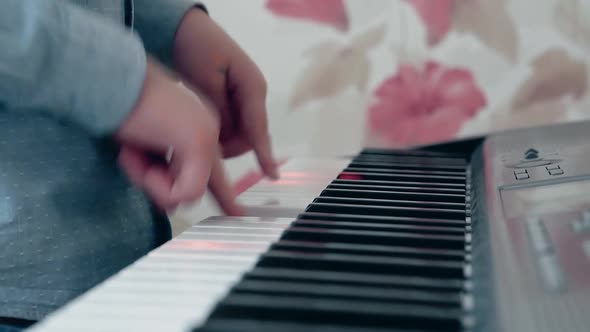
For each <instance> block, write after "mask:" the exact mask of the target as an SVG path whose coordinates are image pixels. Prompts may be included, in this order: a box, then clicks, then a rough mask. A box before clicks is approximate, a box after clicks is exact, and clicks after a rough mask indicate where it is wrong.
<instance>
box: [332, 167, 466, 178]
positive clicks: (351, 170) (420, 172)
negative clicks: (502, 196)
mask: <svg viewBox="0 0 590 332" xmlns="http://www.w3.org/2000/svg"><path fill="white" fill-rule="evenodd" d="M343 172H348V173H385V174H408V175H413V174H416V175H433V176H434V175H436V176H453V177H460V178H463V179H465V173H457V172H449V171H425V170H412V169H390V168H378V167H358V166H356V167H355V166H352V165H349V166H348V167H346V168H345V169H344V170H343Z"/></svg>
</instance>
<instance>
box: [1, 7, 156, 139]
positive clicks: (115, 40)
mask: <svg viewBox="0 0 590 332" xmlns="http://www.w3.org/2000/svg"><path fill="white" fill-rule="evenodd" d="M145 69H146V54H145V49H144V47H143V45H142V42H141V40H140V39H139V37H138V36H135V35H133V34H132V33H131V32H130V31H128V30H126V29H125V28H124V27H123V26H122V25H121V26H117V25H116V24H113V23H112V22H110V21H107V19H106V18H103V17H100V16H99V15H98V14H93V13H91V12H89V11H85V10H84V9H82V8H80V7H76V6H74V5H72V4H69V3H68V2H66V1H59V0H2V1H1V3H0V109H7V110H17V111H22V112H27V111H31V112H32V111H37V110H39V109H41V110H46V111H47V112H49V113H51V114H53V115H56V116H58V117H61V118H65V119H67V120H71V121H74V122H76V123H78V124H80V125H81V126H83V127H84V128H86V129H87V130H88V131H90V132H92V133H93V134H95V135H106V134H109V133H111V132H113V131H114V130H116V129H117V127H118V126H119V125H120V124H121V123H122V122H123V120H124V119H125V118H126V117H127V116H128V114H129V113H130V112H131V110H132V109H133V107H134V105H135V103H136V102H137V98H138V97H139V95H140V93H141V89H142V86H143V80H144V77H145Z"/></svg>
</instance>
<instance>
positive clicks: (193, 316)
mask: <svg viewBox="0 0 590 332" xmlns="http://www.w3.org/2000/svg"><path fill="white" fill-rule="evenodd" d="M588 142H590V124H589V123H587V122H581V123H571V124H564V125H558V126H551V127H538V128H531V129H523V130H513V131H506V132H502V133H497V134H494V135H490V136H488V137H485V138H478V139H470V140H464V141H457V142H449V143H445V144H439V145H435V146H428V147H420V148H416V149H413V150H385V149H365V150H363V151H361V152H359V153H358V154H356V155H353V156H350V157H346V158H333V159H330V158H326V159H321V160H320V159H312V160H304V159H295V160H292V161H290V162H289V163H287V164H286V165H284V166H283V167H282V169H281V173H282V177H281V180H279V181H275V182H270V181H268V180H262V181H260V182H259V183H258V184H257V185H255V186H254V187H252V188H251V189H250V190H248V191H247V192H245V193H244V194H242V195H241V196H240V197H239V199H240V201H241V202H242V203H243V204H244V205H245V206H247V208H248V216H245V217H211V218H208V219H206V220H203V221H201V222H199V223H197V224H195V225H194V226H193V227H192V228H190V229H189V230H187V231H185V232H184V233H182V234H181V235H179V236H178V237H176V238H174V239H173V240H171V241H169V242H168V243H166V244H165V245H163V246H161V247H160V248H158V249H156V250H154V251H153V252H151V253H149V254H148V255H147V256H145V257H144V258H142V259H140V260H138V261H137V262H136V263H134V264H132V265H131V266H129V267H128V268H126V269H124V270H122V271H121V272H120V273H118V274H117V275H115V276H113V277H112V278H110V279H108V280H107V281H105V282H104V283H102V284H101V285H99V286H98V287H96V288H94V289H92V290H90V291H89V292H87V293H86V294H84V295H82V296H81V297H79V298H78V299H76V300H74V301H72V303H70V304H69V305H67V306H66V307H64V308H63V309H61V310H59V311H57V312H56V313H55V314H53V315H51V316H49V317H48V318H47V319H46V320H44V321H42V322H40V323H39V324H37V325H36V326H33V327H32V329H31V331H36V332H51V331H59V332H67V331H89V332H90V331H100V332H108V331H113V332H114V331H191V332H225V331H238V332H251V331H252V332H253V331H286V332H300V331H301V332H303V331H314V332H333V331H360V332H378V331H519V332H528V331H537V332H545V331H547V332H549V331H564V332H565V331H589V330H590V315H588V313H589V310H588V308H590V144H589V143H588Z"/></svg>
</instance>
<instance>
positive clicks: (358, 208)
mask: <svg viewBox="0 0 590 332" xmlns="http://www.w3.org/2000/svg"><path fill="white" fill-rule="evenodd" d="M305 212H321V213H339V214H357V215H373V216H387V217H415V218H437V219H441V218H443V219H457V220H465V217H466V215H465V211H460V210H449V209H432V208H412V207H388V206H376V205H358V204H334V203H311V204H309V205H308V206H307V208H306V210H305Z"/></svg>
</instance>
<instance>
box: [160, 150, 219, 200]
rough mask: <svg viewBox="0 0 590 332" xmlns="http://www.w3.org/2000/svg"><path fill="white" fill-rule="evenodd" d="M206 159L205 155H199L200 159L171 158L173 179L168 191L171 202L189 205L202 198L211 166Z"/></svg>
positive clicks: (191, 157) (195, 157)
mask: <svg viewBox="0 0 590 332" xmlns="http://www.w3.org/2000/svg"><path fill="white" fill-rule="evenodd" d="M177 157H178V158H177ZM176 158H177V159H176ZM206 159H209V158H207V155H201V158H199V156H198V155H195V156H189V157H186V156H174V157H173V161H172V168H173V169H174V170H175V171H174V173H175V179H174V183H173V185H172V188H171V191H170V199H171V201H172V202H174V203H176V204H181V203H185V204H190V203H195V202H196V201H198V200H200V199H201V198H202V197H203V195H204V194H205V190H206V188H207V182H208V181H209V174H210V170H211V164H210V162H207V160H206Z"/></svg>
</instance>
